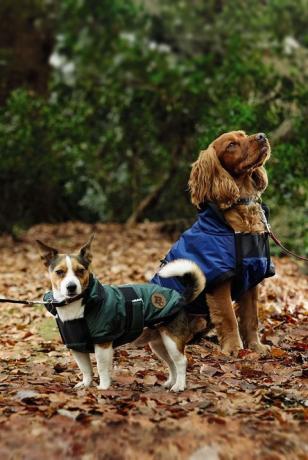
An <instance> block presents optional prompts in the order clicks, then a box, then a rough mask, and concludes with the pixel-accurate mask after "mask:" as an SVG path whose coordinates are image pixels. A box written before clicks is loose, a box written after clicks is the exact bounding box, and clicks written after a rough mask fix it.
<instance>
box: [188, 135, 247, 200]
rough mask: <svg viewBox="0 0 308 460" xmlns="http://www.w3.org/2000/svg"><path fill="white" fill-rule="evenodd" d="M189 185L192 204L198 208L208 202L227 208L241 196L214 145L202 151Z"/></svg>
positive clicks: (191, 174)
mask: <svg viewBox="0 0 308 460" xmlns="http://www.w3.org/2000/svg"><path fill="white" fill-rule="evenodd" d="M188 185H189V189H190V194H191V201H192V204H194V205H195V206H197V208H200V207H201V205H202V203H204V202H206V201H213V202H214V203H216V204H218V205H219V206H220V207H221V208H227V207H229V206H231V205H232V204H233V203H234V202H235V201H236V200H237V199H238V198H239V195H240V194H239V189H238V187H237V185H236V183H235V182H234V180H233V178H232V177H231V176H230V174H229V173H228V172H227V171H226V170H225V169H224V168H223V167H222V165H221V164H220V162H219V160H218V158H217V154H216V150H215V148H214V146H213V145H212V144H211V145H210V146H209V147H208V148H207V149H206V150H203V151H201V152H200V155H199V158H198V160H197V161H195V162H194V163H193V164H192V170H191V173H190V178H189V182H188Z"/></svg>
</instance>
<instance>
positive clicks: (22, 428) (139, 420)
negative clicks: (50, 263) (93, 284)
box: [0, 223, 308, 460]
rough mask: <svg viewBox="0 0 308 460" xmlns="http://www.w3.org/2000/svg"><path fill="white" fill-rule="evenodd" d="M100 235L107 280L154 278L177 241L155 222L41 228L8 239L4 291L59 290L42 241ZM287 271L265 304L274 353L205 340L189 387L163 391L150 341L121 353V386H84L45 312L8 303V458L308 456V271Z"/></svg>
mask: <svg viewBox="0 0 308 460" xmlns="http://www.w3.org/2000/svg"><path fill="white" fill-rule="evenodd" d="M93 230H94V231H95V232H96V239H95V242H94V244H93V247H94V254H95V257H94V269H95V273H96V275H97V276H98V277H99V278H100V279H101V280H102V281H103V282H105V283H125V282H140V281H146V280H147V279H148V278H149V276H150V275H151V273H153V272H154V270H155V268H156V267H157V265H158V261H159V259H160V258H161V257H162V256H163V255H164V253H165V252H166V251H167V250H168V248H169V247H170V242H171V239H170V238H169V237H167V236H166V235H164V234H162V233H161V232H160V231H159V226H158V225H155V224H142V225H139V226H137V227H136V228H134V229H131V230H126V229H125V228H124V227H123V226H119V225H96V226H94V227H93V226H89V225H85V224H79V223H68V224H63V225H54V226H53V225H40V226H36V227H34V228H32V229H31V230H29V231H28V232H27V233H26V234H25V235H24V237H23V239H22V241H18V242H16V241H15V242H13V241H12V240H11V238H10V237H1V238H0V254H1V265H0V296H7V297H9V296H10V297H15V298H28V299H33V298H39V297H40V296H41V295H42V293H43V292H44V290H46V289H47V288H48V287H49V284H48V280H47V277H46V275H45V274H44V270H43V268H42V265H41V261H40V259H39V256H38V253H37V250H36V247H35V244H34V241H35V239H36V238H39V239H42V240H43V241H45V242H47V243H49V244H51V245H55V246H57V247H60V248H63V250H65V251H70V250H71V251H72V250H76V249H77V248H78V247H79V246H80V245H82V244H83V243H84V242H85V241H86V239H87V238H88V236H89V234H90V233H91V231H93ZM276 267H277V276H276V277H275V278H271V279H269V280H266V282H265V283H264V285H263V286H262V288H261V289H262V295H261V299H260V317H261V333H262V337H263V341H265V342H266V343H268V344H271V345H272V351H271V354H270V356H268V357H266V358H261V357H260V356H258V355H257V354H256V353H252V352H249V351H248V350H243V352H241V354H240V356H239V357H238V358H229V357H226V356H224V355H223V354H222V353H220V352H219V349H218V347H217V346H216V345H215V344H214V343H212V342H210V341H208V340H205V339H202V341H201V342H200V343H199V344H198V345H196V344H195V345H189V346H188V347H187V355H188V360H189V366H188V388H187V390H186V391H185V392H183V393H181V394H172V393H170V392H167V391H165V390H164V389H163V387H162V386H161V383H162V382H163V381H164V379H165V369H164V368H163V366H162V365H161V363H160V362H159V361H158V360H157V359H156V358H155V357H154V356H153V355H152V354H151V352H150V350H149V349H148V348H142V349H136V348H135V349H134V348H129V347H121V348H119V349H117V350H116V352H115V363H114V371H113V385H112V387H111V389H110V390H108V391H99V390H97V389H96V388H95V387H93V388H90V389H87V390H78V391H77V390H74V389H73V386H74V384H75V383H76V382H77V381H78V378H79V377H78V370H77V368H76V365H75V364H74V362H73V360H72V358H71V356H70V353H69V352H68V351H67V350H65V349H64V347H63V345H62V344H61V342H60V339H59V336H58V333H57V330H56V328H55V325H54V321H53V319H52V318H50V317H48V314H47V312H45V311H44V308H43V307H39V306H35V307H27V306H23V305H20V306H14V305H8V304H0V312H1V313H0V315H1V322H0V332H1V333H0V341H1V348H0V366H1V367H0V370H1V373H0V389H1V395H0V458H3V459H4V458H5V459H6V458H7V459H27V460H28V459H29V460H32V459H37V460H41V459H43V458H44V459H46V460H47V459H48V460H49V459H62V458H65V459H73V458H74V459H82V460H92V459H93V460H94V459H106V460H107V459H108V460H113V459H114V460H121V459H123V460H124V459H125V460H126V459H127V460H135V459H136V460H138V459H142V460H147V459H157V460H164V459H168V460H177V459H190V460H201V459H205V460H215V459H226V460H229V459H266V460H279V459H288V460H289V459H306V458H308V447H307V439H308V430H307V426H305V419H306V420H307V418H308V407H307V386H306V387H305V383H306V382H307V380H305V378H307V375H308V370H307V364H305V362H306V361H305V360H306V358H307V341H305V339H307V316H305V300H304V299H305V297H306V299H307V292H308V285H307V278H306V277H305V276H304V275H303V273H302V272H301V271H300V270H299V268H298V266H297V265H296V264H295V263H293V262H292V261H290V260H289V259H282V260H276ZM306 308H307V304H306ZM306 315H307V310H306Z"/></svg>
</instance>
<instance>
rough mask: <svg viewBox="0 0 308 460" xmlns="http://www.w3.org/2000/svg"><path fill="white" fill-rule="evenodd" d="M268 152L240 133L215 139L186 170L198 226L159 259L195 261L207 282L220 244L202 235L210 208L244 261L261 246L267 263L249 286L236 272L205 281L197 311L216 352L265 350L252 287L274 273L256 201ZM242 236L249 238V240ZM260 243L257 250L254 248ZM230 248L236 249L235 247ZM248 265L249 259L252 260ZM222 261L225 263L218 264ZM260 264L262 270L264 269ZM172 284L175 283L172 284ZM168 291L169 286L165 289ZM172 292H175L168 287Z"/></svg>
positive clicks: (262, 140)
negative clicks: (213, 333)
mask: <svg viewBox="0 0 308 460" xmlns="http://www.w3.org/2000/svg"><path fill="white" fill-rule="evenodd" d="M270 152H271V149H270V145H269V142H268V140H267V138H266V136H265V134H263V133H258V134H253V135H251V136H247V135H246V133H245V132H244V131H232V132H229V133H225V134H222V135H221V136H219V137H218V138H217V139H216V140H214V141H213V142H212V143H211V144H210V145H209V147H208V148H207V149H206V150H203V151H202V152H201V153H200V155H199V158H198V160H197V161H196V162H195V163H193V165H192V170H191V174H190V179H189V188H190V192H191V201H192V203H193V204H194V205H195V206H197V208H199V209H200V210H201V213H200V215H199V218H198V221H197V222H196V223H195V224H194V225H193V227H191V229H188V230H187V231H186V232H185V233H184V234H183V235H182V236H181V237H180V239H179V240H178V241H177V242H176V243H175V244H174V245H173V247H172V248H171V250H170V252H169V253H168V254H167V256H166V258H165V262H166V263H168V262H169V261H170V260H172V259H173V258H181V257H185V258H191V259H192V260H194V261H195V262H197V263H198V260H199V261H200V262H202V263H203V265H204V271H205V275H206V277H207V281H210V279H209V278H208V276H207V275H208V274H209V273H207V272H206V269H208V266H209V264H211V265H210V268H209V269H210V270H212V271H213V270H216V267H217V266H218V265H217V264H218V262H217V260H218V259H217V250H218V249H219V247H220V246H221V244H222V243H221V241H222V240H221V239H220V236H219V235H218V239H216V240H215V241H214V243H213V242H211V241H213V240H211V241H209V240H207V239H206V238H207V234H208V233H209V234H211V235H210V238H213V231H212V230H210V231H209V232H208V231H207V230H205V229H204V228H205V227H206V225H207V224H208V223H209V225H212V222H213V220H211V219H212V215H211V216H210V221H209V217H208V214H202V212H203V210H204V209H205V213H207V211H206V209H209V205H210V206H211V207H212V208H213V207H214V208H215V209H216V214H217V213H218V214H219V216H220V221H221V220H222V221H223V222H224V224H223V225H225V226H226V227H225V228H227V231H228V229H229V232H230V231H231V237H230V240H231V241H235V240H236V241H239V239H237V236H238V235H239V236H240V238H243V239H242V240H241V241H244V240H246V242H247V240H249V241H250V244H251V246H250V255H249V256H248V257H252V256H251V253H257V254H259V252H258V251H259V248H260V247H261V246H262V248H263V249H264V248H267V249H266V251H268V252H267V253H266V256H265V258H264V259H262V260H265V261H266V260H267V262H266V263H267V264H268V265H267V268H266V267H265V269H264V271H263V272H262V273H261V275H260V276H259V277H256V278H255V279H254V281H253V282H252V283H250V284H247V288H246V285H245V286H244V283H243V282H242V281H243V279H244V278H238V277H237V274H236V273H237V272H235V273H234V271H232V270H229V271H228V275H227V276H222V277H220V278H218V277H217V283H216V284H215V281H214V282H213V285H212V286H210V282H209V283H208V284H207V289H206V290H205V294H203V297H201V306H202V308H203V309H204V305H205V304H206V305H207V306H208V308H209V312H210V318H211V321H212V322H213V323H214V325H215V327H216V330H217V334H218V337H219V341H220V344H221V347H222V351H224V352H226V353H236V352H237V351H238V350H240V349H241V348H243V346H245V347H246V348H250V349H252V350H255V351H257V352H259V353H264V352H266V349H267V347H266V346H265V345H262V344H261V343H260V340H259V336H258V312H257V303H258V287H257V286H256V284H258V283H259V282H260V281H261V280H262V279H263V278H264V277H267V276H272V275H273V274H274V271H273V270H270V269H269V267H270V265H271V263H270V258H269V257H270V256H269V249H268V237H267V234H266V231H267V228H266V220H265V215H264V212H263V210H262V207H261V204H260V202H259V201H260V200H259V198H260V196H261V194H262V192H263V191H264V190H265V188H266V187H267V184H268V180H267V174H266V171H265V169H264V167H263V165H264V163H265V162H266V160H267V159H268V158H269V157H270ZM212 208H211V209H212ZM200 216H201V217H200ZM202 216H203V217H202ZM200 219H201V221H200ZM202 219H204V220H203V221H202ZM218 220H219V219H218ZM200 222H201V223H200ZM230 227H231V229H230ZM232 229H233V231H234V232H236V233H234V235H235V236H234V238H232ZM211 232H212V233H211ZM214 233H215V231H214ZM247 234H250V235H251V237H250V236H249V235H247ZM203 235H205V236H203ZM215 237H216V236H215ZM203 238H205V239H203ZM230 240H229V241H230ZM260 242H261V246H259V243H260ZM210 244H211V247H210V246H209V245H210ZM231 244H235V245H236V243H231ZM233 247H234V246H232V248H233ZM215 248H216V249H215ZM246 249H247V248H246ZM232 251H233V249H232ZM232 251H231V252H232ZM236 251H237V250H236ZM246 252H247V251H246ZM229 253H230V251H229ZM229 253H228V254H229ZM236 254H237V255H236V257H238V254H242V250H241V249H240V251H239V252H236ZM198 257H199V259H198ZM232 257H233V256H232ZM262 257H263V255H262ZM219 260H220V259H219ZM249 260H250V261H251V260H254V259H253V257H252V258H250V259H249ZM209 261H210V262H209ZM215 261H216V262H215ZM222 262H223V264H225V260H224V259H223V261H222ZM262 263H263V262H262ZM215 264H216V265H215ZM261 265H262V264H261ZM265 265H266V264H265ZM265 265H263V266H262V267H263V268H264V266H265ZM201 266H202V264H201V263H200V267H201ZM231 268H232V267H231ZM271 268H272V266H271ZM240 270H241V268H240ZM250 270H251V271H250V273H249V275H248V276H250V275H251V273H254V271H255V267H254V265H253V266H252V267H250ZM261 271H262V270H261ZM245 279H246V278H245ZM152 281H153V282H154V283H158V284H163V283H165V281H164V280H162V279H161V278H160V277H159V276H158V274H156V275H155V276H154V278H153V280H152ZM174 282H175V283H177V281H174ZM251 286H252V287H251ZM168 287H171V286H170V285H168ZM172 287H173V288H177V287H176V286H174V285H173V286H172ZM235 287H236V289H238V296H237V297H236V295H234V288H235ZM204 295H205V296H206V298H204ZM203 299H204V300H203ZM233 299H235V300H236V302H237V307H238V308H237V314H238V318H239V322H238V321H237V318H236V313H235V310H234V308H233V303H232V300H233Z"/></svg>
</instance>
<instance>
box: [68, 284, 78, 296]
mask: <svg viewBox="0 0 308 460" xmlns="http://www.w3.org/2000/svg"><path fill="white" fill-rule="evenodd" d="M66 289H67V292H68V293H69V294H74V292H76V289H77V284H75V283H72V282H71V283H68V285H67V286H66Z"/></svg>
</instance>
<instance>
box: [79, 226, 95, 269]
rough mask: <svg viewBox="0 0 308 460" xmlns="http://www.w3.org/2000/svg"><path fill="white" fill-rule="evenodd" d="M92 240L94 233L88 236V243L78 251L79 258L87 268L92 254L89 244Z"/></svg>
mask: <svg viewBox="0 0 308 460" xmlns="http://www.w3.org/2000/svg"><path fill="white" fill-rule="evenodd" d="M93 239H94V233H93V234H92V235H91V236H90V238H89V241H88V242H87V243H86V244H85V245H84V246H82V248H81V249H80V251H79V257H80V259H82V261H83V262H84V263H85V264H86V265H87V266H89V265H90V263H91V262H92V253H91V244H92V241H93Z"/></svg>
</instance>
